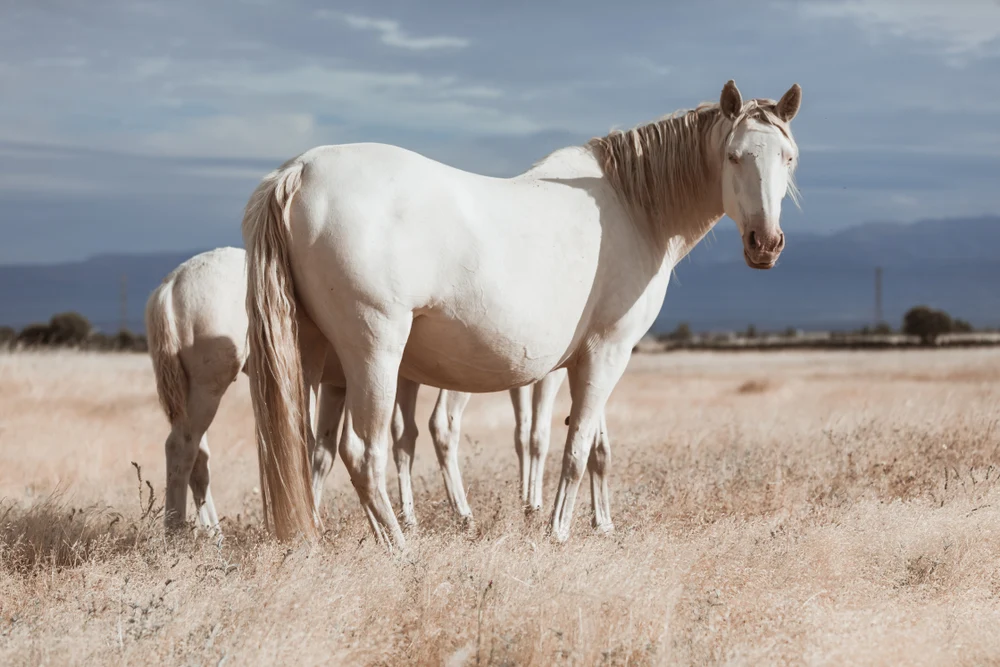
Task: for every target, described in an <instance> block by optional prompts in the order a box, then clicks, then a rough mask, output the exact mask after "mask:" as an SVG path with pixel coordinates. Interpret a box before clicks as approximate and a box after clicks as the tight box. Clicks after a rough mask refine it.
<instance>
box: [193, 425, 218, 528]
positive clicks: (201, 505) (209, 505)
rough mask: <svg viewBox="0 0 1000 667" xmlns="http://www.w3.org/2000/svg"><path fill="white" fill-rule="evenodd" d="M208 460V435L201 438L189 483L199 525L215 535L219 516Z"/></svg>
mask: <svg viewBox="0 0 1000 667" xmlns="http://www.w3.org/2000/svg"><path fill="white" fill-rule="evenodd" d="M208 458H209V451H208V435H207V434H206V435H203V436H202V437H201V442H200V443H199V445H198V454H197V456H196V458H195V460H194V468H193V469H192V470H191V476H190V478H189V480H188V483H189V486H190V487H191V495H192V496H193V498H194V506H195V507H196V508H198V523H199V524H200V525H201V526H202V527H203V528H207V529H208V530H209V532H210V533H214V532H217V531H219V515H218V513H217V512H216V511H215V502H214V501H213V500H212V489H211V488H210V487H209V481H210V474H209V469H208ZM219 532H221V531H219Z"/></svg>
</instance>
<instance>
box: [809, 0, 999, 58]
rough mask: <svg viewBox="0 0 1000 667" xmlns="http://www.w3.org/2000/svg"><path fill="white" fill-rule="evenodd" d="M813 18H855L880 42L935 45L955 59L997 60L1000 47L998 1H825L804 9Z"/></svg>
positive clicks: (810, 4) (854, 19) (811, 4)
mask: <svg viewBox="0 0 1000 667" xmlns="http://www.w3.org/2000/svg"><path fill="white" fill-rule="evenodd" d="M798 9H799V12H800V13H801V15H803V16H805V17H807V18H811V19H850V20H853V21H855V22H856V23H857V24H858V25H860V26H861V28H863V29H864V30H866V31H867V32H869V33H870V34H872V35H873V36H875V37H880V36H882V35H885V34H888V35H890V36H893V37H902V38H907V39H912V40H915V41H920V42H925V43H929V44H933V45H934V46H935V47H936V48H938V49H940V50H941V51H942V52H943V53H945V54H946V55H948V56H952V57H953V59H955V60H961V59H962V58H965V57H983V56H987V55H995V54H996V52H997V48H996V47H997V46H998V45H1000V3H998V2H997V1H996V0H962V1H961V2H940V0H841V1H830V0H822V1H819V2H808V3H802V4H801V5H798Z"/></svg>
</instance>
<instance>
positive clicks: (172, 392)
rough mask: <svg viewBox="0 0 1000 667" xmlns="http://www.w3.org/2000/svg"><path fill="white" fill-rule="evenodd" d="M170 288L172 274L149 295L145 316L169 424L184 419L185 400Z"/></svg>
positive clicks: (184, 377) (185, 378) (185, 385)
mask: <svg viewBox="0 0 1000 667" xmlns="http://www.w3.org/2000/svg"><path fill="white" fill-rule="evenodd" d="M173 291H174V277H173V276H169V277H168V278H167V279H166V280H164V281H163V282H162V283H161V284H160V286H159V287H157V288H156V289H155V290H153V293H152V294H150V295H149V300H148V301H146V315H145V319H146V339H147V341H148V344H149V356H150V359H152V361H153V375H154V376H155V377H156V393H157V395H158V396H159V398H160V406H161V407H162V408H163V412H164V414H166V415H167V420H168V421H169V422H170V423H171V425H172V424H174V423H176V422H177V421H178V420H180V419H183V418H184V415H185V412H186V410H187V399H188V376H187V372H186V371H185V370H184V365H183V364H182V363H181V357H180V351H181V343H180V338H179V336H178V334H177V322H176V319H175V317H174V294H173Z"/></svg>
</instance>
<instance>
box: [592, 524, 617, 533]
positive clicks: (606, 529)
mask: <svg viewBox="0 0 1000 667" xmlns="http://www.w3.org/2000/svg"><path fill="white" fill-rule="evenodd" d="M594 532H596V533H597V534H598V535H610V534H611V533H613V532H615V524H613V523H612V522H610V521H608V522H607V523H595V524H594Z"/></svg>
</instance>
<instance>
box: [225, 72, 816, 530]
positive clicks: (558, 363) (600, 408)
mask: <svg viewBox="0 0 1000 667" xmlns="http://www.w3.org/2000/svg"><path fill="white" fill-rule="evenodd" d="M800 101H801V89H800V88H799V86H798V85H793V86H792V88H791V89H789V90H788V92H786V93H785V94H784V96H782V98H781V100H780V101H778V102H774V101H773V100H766V99H754V100H750V101H749V102H747V103H744V102H743V99H742V96H741V95H740V92H739V90H738V89H737V88H736V85H735V84H734V83H733V82H732V81H729V82H727V83H726V85H725V86H724V87H723V89H722V93H721V96H720V100H719V102H718V103H717V104H703V105H701V106H699V107H698V108H697V109H694V110H691V111H687V112H685V113H681V114H675V115H673V116H672V117H668V118H665V119H662V120H659V121H656V122H653V123H650V124H647V125H643V126H640V127H637V128H634V129H632V130H629V131H627V132H613V133H612V134H610V135H608V136H605V137H603V138H599V139H594V140H592V141H591V142H589V143H588V144H587V145H586V146H578V147H573V148H568V149H562V150H558V151H556V152H554V153H552V154H551V155H549V156H548V157H547V158H545V159H543V160H542V161H541V162H539V163H538V164H536V165H535V166H534V167H532V168H531V169H530V170H529V171H527V172H526V173H524V174H521V175H520V176H516V177H514V178H509V179H500V178H487V177H485V176H480V175H476V174H471V173H468V172H464V171H460V170H458V169H454V168H452V167H448V166H446V165H443V164H441V163H438V162H435V161H433V160H430V159H428V158H425V157H423V156H421V155H418V154H416V153H413V152H410V151H407V150H404V149H402V148H398V147H394V146H387V145H382V144H349V145H340V146H322V147H318V148H314V149H312V150H310V151H307V152H306V153H304V154H302V155H300V156H298V157H296V158H294V159H292V160H290V161H288V162H286V163H285V164H284V165H282V166H281V167H280V168H279V169H277V170H275V171H274V172H272V173H270V174H268V175H267V176H266V177H265V178H264V179H263V181H262V182H261V184H260V185H259V186H258V187H257V189H256V190H255V191H254V193H253V195H252V196H251V198H250V200H249V202H248V204H247V208H246V212H245V216H244V219H243V236H244V241H245V244H246V248H247V262H248V264H247V281H248V283H247V285H248V289H247V312H248V315H249V319H250V329H249V338H250V370H249V375H250V384H251V397H252V399H253V405H254V412H255V415H256V421H257V425H258V431H259V437H258V440H257V446H258V451H259V453H260V461H261V486H262V488H266V489H267V492H266V493H264V494H263V496H264V498H263V499H264V515H265V517H266V519H267V521H268V524H269V525H270V526H271V527H272V528H273V530H274V531H275V533H276V534H277V536H278V538H279V539H282V538H289V537H292V536H294V535H296V534H300V533H301V534H304V535H306V536H309V537H314V536H316V535H317V531H318V530H319V525H318V522H317V521H316V520H315V516H314V514H313V512H312V498H311V489H310V485H309V478H308V472H307V471H308V466H307V463H306V460H307V446H306V442H305V439H304V437H303V436H302V432H303V428H302V424H303V423H304V420H303V405H304V398H303V394H302V379H301V376H302V369H301V365H300V359H299V354H298V351H297V349H296V344H297V337H296V322H297V316H298V317H302V318H303V319H305V318H308V319H310V320H312V322H314V323H315V325H316V326H317V327H318V328H319V330H320V331H321V332H322V333H323V335H324V336H325V337H326V339H327V340H328V341H329V343H330V344H331V345H332V347H333V350H334V351H335V355H331V356H335V357H336V361H339V364H340V367H341V368H342V370H343V374H344V378H345V380H346V388H347V402H346V407H345V415H344V427H343V434H342V436H341V440H340V453H341V457H342V458H343V460H344V463H345V464H346V465H347V468H348V470H349V471H350V475H351V480H352V482H353V484H354V487H355V489H356V490H357V492H358V495H359V497H360V500H361V503H362V506H363V507H364V509H365V511H366V513H367V515H368V519H369V522H370V524H371V527H372V529H373V531H374V532H375V534H376V536H377V537H378V538H379V539H380V540H384V541H385V542H386V543H388V544H389V545H390V547H391V546H392V545H397V546H402V545H404V543H405V541H404V538H403V533H402V531H401V530H400V527H399V524H398V522H397V521H396V517H395V516H394V514H393V512H392V508H391V506H390V503H389V497H388V494H387V493H386V480H385V472H386V471H385V468H386V463H387V449H388V442H389V435H390V423H391V420H392V419H391V418H392V412H393V405H394V400H395V396H396V385H397V377H398V376H400V375H401V376H402V377H404V378H407V379H409V380H412V381H414V382H421V383H424V384H430V385H433V386H437V387H442V388H445V389H451V390H455V391H464V392H488V391H500V390H503V389H509V388H512V387H518V386H523V385H526V384H529V383H531V382H536V381H538V380H540V379H542V378H543V377H545V376H546V375H547V374H549V373H550V372H552V371H553V370H554V369H557V368H566V369H567V370H568V373H569V387H570V395H571V397H572V408H571V411H570V417H569V432H568V434H567V439H566V449H565V454H564V456H563V466H562V476H561V479H560V483H559V490H558V493H557V495H556V499H555V506H554V509H553V513H552V522H551V528H552V533H553V535H554V537H555V538H556V539H558V540H565V539H566V538H567V537H568V535H569V530H570V525H571V519H572V514H573V505H574V502H575V500H576V494H577V490H578V488H579V484H580V480H581V478H582V476H583V472H584V470H585V468H587V467H589V469H590V472H591V475H592V476H593V478H594V480H595V481H594V483H593V486H592V488H593V489H594V490H595V491H597V492H598V494H600V493H603V491H604V490H606V489H607V486H606V484H605V476H606V474H607V457H608V453H609V451H608V444H607V439H606V438H597V436H598V434H599V433H600V432H602V430H603V429H602V428H601V427H602V421H603V414H604V408H605V404H606V402H607V400H608V397H609V396H610V394H611V391H612V389H613V388H614V387H615V385H616V384H617V382H618V380H619V379H620V378H621V376H622V374H623V373H624V371H625V368H626V365H627V364H628V360H629V357H630V355H631V350H632V347H633V346H634V345H635V344H636V343H637V342H638V341H639V339H640V338H641V337H642V335H643V334H644V333H645V332H646V331H647V330H648V328H649V326H650V325H651V324H652V322H653V320H654V318H655V317H656V315H657V313H658V312H659V310H660V307H661V305H662V303H663V298H664V296H665V293H666V289H667V282H668V279H669V277H670V272H671V270H672V268H673V266H674V265H675V264H676V263H677V261H678V260H679V259H680V258H682V257H684V256H685V255H686V254H687V253H688V252H689V251H690V250H691V248H692V247H693V246H694V245H695V244H696V243H697V242H698V241H699V240H700V239H701V238H702V237H703V236H704V235H705V234H706V233H707V231H708V230H709V229H711V228H712V226H713V225H714V224H715V223H716V222H717V221H718V220H719V219H720V218H721V217H722V215H723V214H727V215H729V217H731V218H732V219H733V220H734V221H735V222H736V225H737V227H738V228H739V229H740V232H741V235H742V239H743V255H744V257H745V259H746V263H747V264H748V265H749V266H751V267H753V268H757V269H767V268H771V267H772V266H774V264H775V262H776V261H777V259H778V256H779V254H780V253H781V250H782V248H783V247H784V244H785V238H784V235H783V234H782V232H781V229H780V225H779V217H780V210H781V201H782V199H783V198H784V197H785V195H786V194H787V193H788V192H789V189H790V185H791V176H792V172H793V169H794V166H795V162H796V159H797V155H798V149H797V146H796V144H795V142H794V140H793V138H792V135H791V131H790V129H789V122H790V121H791V120H792V118H793V117H794V116H795V115H796V113H797V112H798V109H799V104H800ZM791 190H792V192H793V194H794V188H792V189H791ZM303 311H304V312H303ZM595 440H596V443H597V445H598V446H597V448H596V449H595V451H594V452H593V454H591V449H592V446H593V445H594V444H595ZM606 505H607V498H606V497H603V498H597V497H595V511H596V510H598V506H602V507H604V508H606ZM598 514H599V513H598ZM595 520H597V522H598V523H599V517H597V516H595Z"/></svg>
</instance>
